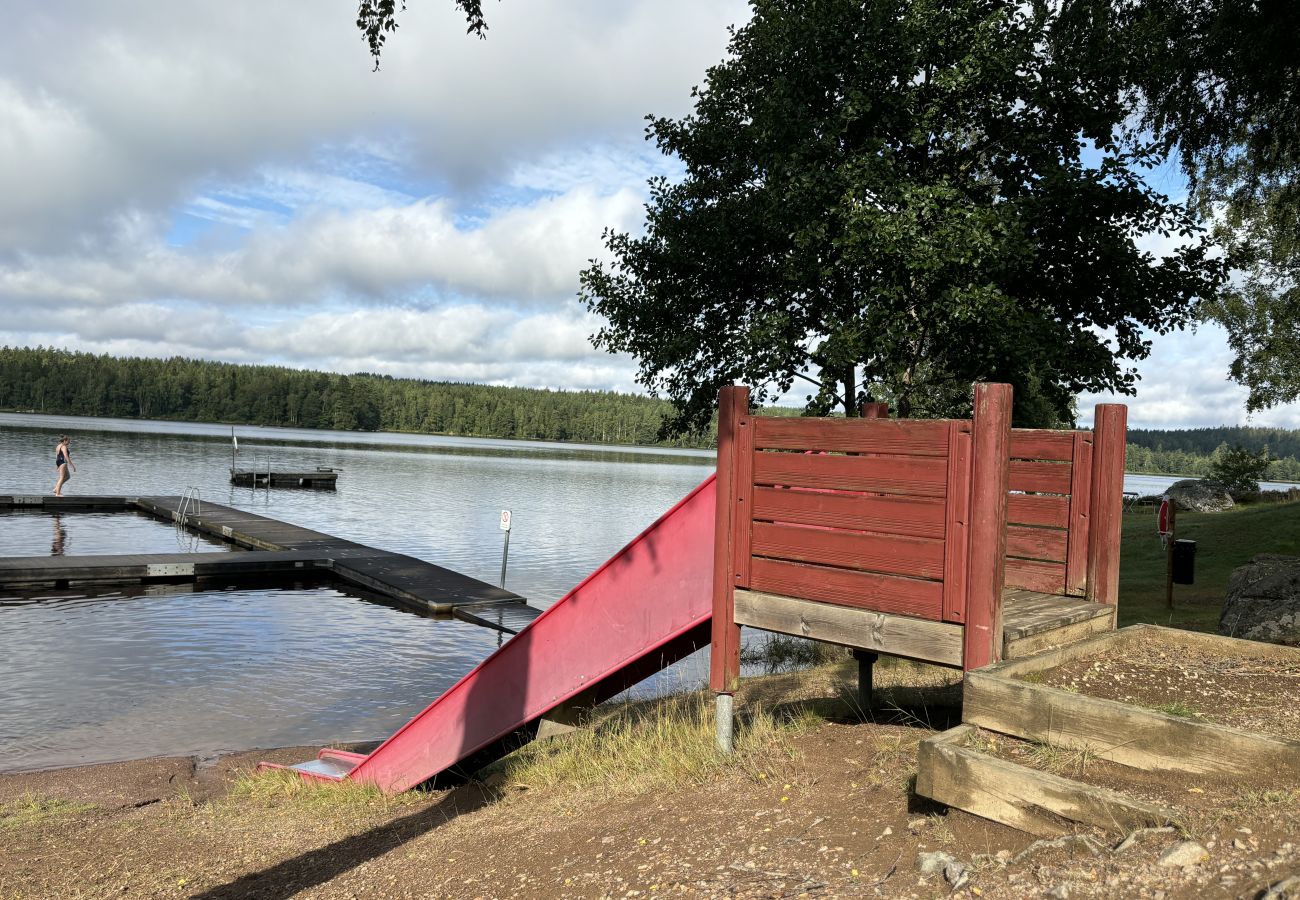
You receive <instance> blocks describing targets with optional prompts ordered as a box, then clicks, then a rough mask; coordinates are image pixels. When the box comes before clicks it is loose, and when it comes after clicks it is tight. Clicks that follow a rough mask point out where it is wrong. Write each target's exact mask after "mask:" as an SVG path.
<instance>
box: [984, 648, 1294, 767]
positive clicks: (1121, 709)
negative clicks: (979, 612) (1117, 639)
mask: <svg viewBox="0 0 1300 900" xmlns="http://www.w3.org/2000/svg"><path fill="white" fill-rule="evenodd" d="M1116 634H1117V635H1122V634H1123V632H1116ZM1096 640H1105V638H1101V639H1094V641H1092V642H1089V643H1095V641H1096ZM1050 652H1051V651H1049V653H1050ZM1031 659H1033V657H1030V658H1029V659H1026V660H1023V662H1029V661H1030V660H1031ZM1017 662H1021V661H1019V660H1018V661H1017ZM962 716H963V718H964V719H965V720H966V721H967V722H969V723H970V724H972V725H979V726H980V727H982V728H988V729H991V730H993V731H998V732H1001V733H1003V734H1010V735H1013V736H1015V737H1020V738H1025V739H1026V740H1031V741H1040V742H1043V743H1050V744H1051V745H1052V746H1054V747H1061V748H1065V749H1085V748H1087V749H1089V750H1090V751H1091V752H1093V753H1095V754H1096V755H1097V756H1098V757H1100V758H1101V759H1108V760H1111V761H1113V762H1117V763H1119V764H1121V765H1125V766H1132V767H1133V768H1137V769H1145V770H1148V771H1152V770H1155V771H1175V772H1190V773H1193V774H1198V775H1208V776H1211V777H1214V778H1225V777H1243V778H1251V777H1258V776H1259V774H1260V773H1261V772H1267V773H1269V775H1270V777H1271V778H1273V779H1276V780H1277V781H1278V783H1285V782H1286V781H1288V780H1290V781H1293V782H1294V781H1295V780H1296V779H1300V741H1295V740H1288V739H1285V738H1278V737H1272V736H1269V735H1263V734H1258V733H1256V732H1250V731H1243V730H1241V729H1238V728H1230V727H1228V726H1226V725H1216V724H1212V723H1209V722H1198V721H1196V720H1195V719H1187V718H1183V717H1179V716H1171V715H1168V714H1166V713H1162V712H1158V711H1157V710H1154V709H1146V708H1144V707H1141V706H1134V705H1131V704H1127V703H1120V702H1118V701H1115V700H1104V699H1102V698H1099V697H1089V696H1087V695H1085V694H1076V693H1073V692H1071V691H1063V690H1060V689H1058V688H1053V687H1048V686H1046V685H1042V684H1029V683H1027V682H1024V681H1018V680H1016V679H1014V678H1006V677H1003V676H1001V675H999V674H996V672H995V671H994V670H986V671H983V672H970V673H967V676H966V684H965V689H964V695H963V703H962Z"/></svg>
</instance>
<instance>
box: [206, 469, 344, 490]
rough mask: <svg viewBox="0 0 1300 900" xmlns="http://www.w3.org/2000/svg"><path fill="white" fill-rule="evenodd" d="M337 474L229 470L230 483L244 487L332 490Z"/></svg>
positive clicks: (326, 471) (331, 472)
mask: <svg viewBox="0 0 1300 900" xmlns="http://www.w3.org/2000/svg"><path fill="white" fill-rule="evenodd" d="M338 480H339V473H338V472H335V471H333V470H332V469H316V470H314V471H311V472H256V471H242V470H239V469H231V470H230V483H231V484H237V485H241V486H244V487H299V488H322V489H324V490H333V489H334V488H336V487H337V486H338Z"/></svg>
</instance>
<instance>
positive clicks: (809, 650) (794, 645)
mask: <svg viewBox="0 0 1300 900" xmlns="http://www.w3.org/2000/svg"><path fill="white" fill-rule="evenodd" d="M847 655H848V651H847V650H845V649H844V648H843V647H840V646H838V645H836V644H828V643H826V642H825V641H813V640H809V639H808V638H805V637H799V636H797V635H787V634H769V635H766V640H763V641H762V642H760V643H757V644H756V645H751V646H747V647H742V648H741V650H740V661H741V663H742V664H744V665H747V666H762V667H763V671H764V672H765V673H766V674H768V675H775V674H776V673H778V672H791V671H794V670H797V669H809V668H812V667H814V666H820V665H826V664H827V663H834V662H840V661H842V660H843V659H844V658H845V657H846V656H847Z"/></svg>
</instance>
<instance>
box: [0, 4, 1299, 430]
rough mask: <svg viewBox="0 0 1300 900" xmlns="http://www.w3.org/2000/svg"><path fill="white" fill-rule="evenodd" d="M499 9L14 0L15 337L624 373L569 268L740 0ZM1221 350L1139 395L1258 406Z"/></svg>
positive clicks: (381, 364) (3, 340)
mask: <svg viewBox="0 0 1300 900" xmlns="http://www.w3.org/2000/svg"><path fill="white" fill-rule="evenodd" d="M110 7H111V8H110ZM162 9H165V10H166V15H159V11H160V10H162ZM489 12H490V19H489V21H490V24H491V30H490V32H489V37H488V40H486V41H478V40H474V39H472V38H469V37H466V36H465V34H464V26H463V22H462V21H461V20H460V19H459V16H458V13H457V12H456V10H455V9H454V8H453V6H452V4H451V3H450V0H445V2H441V0H422V2H419V3H415V4H412V6H411V8H410V10H409V11H408V12H407V13H406V15H405V16H404V18H403V19H402V27H401V29H400V30H399V31H398V32H397V34H396V35H395V36H394V38H393V39H392V40H391V42H390V45H389V49H388V50H387V51H386V54H385V58H384V68H383V69H382V70H381V71H380V72H378V73H375V72H372V71H371V70H370V68H371V67H370V60H369V57H368V55H367V54H366V52H365V48H364V46H363V45H362V43H361V40H360V38H359V36H358V35H357V34H356V32H355V29H354V27H353V24H352V22H353V18H354V15H355V4H354V3H350V2H343V0H339V2H334V3H329V4H319V3H310V4H309V3H307V2H306V0H300V2H292V3H282V4H269V5H268V4H255V3H253V2H251V0H231V2H228V3H225V4H220V5H210V6H209V5H200V6H195V5H188V4H181V5H176V4H169V5H167V6H165V7H164V6H162V5H161V4H159V3H157V2H145V0H121V2H118V3H114V4H111V5H110V4H98V3H92V2H89V0H85V2H72V0H49V2H46V3H42V4H28V5H26V6H24V7H21V8H19V9H16V10H15V11H14V12H13V13H11V15H10V17H9V19H8V20H7V21H6V29H5V30H4V31H3V33H0V198H3V200H0V344H11V345H13V344H20V345H36V344H43V345H46V346H57V347H68V348H75V349H82V350H91V351H95V352H108V353H114V354H133V355H147V356H168V355H173V354H182V355H186V356H197V357H203V358H209V359H221V360H229V361H233V362H271V363H277V364H284V365H290V366H295V367H302V368H321V369H329V370H335V371H342V372H355V371H372V372H384V373H389V374H392V375H410V376H419V377H427V378H435V379H453V380H464V381H478V382H490V383H500V384H519V385H529V386H542V387H552V388H573V389H587V388H600V389H617V390H637V386H636V384H635V382H634V380H633V375H634V372H635V366H634V363H633V362H632V361H631V360H630V359H626V358H621V357H616V356H609V355H606V354H602V353H598V352H596V351H595V350H593V349H592V348H591V346H590V344H589V342H588V336H589V335H590V334H591V333H592V332H593V331H595V330H596V328H597V327H599V322H598V321H596V320H595V319H594V318H593V317H592V316H591V315H590V314H589V313H587V312H586V310H585V309H583V308H582V307H581V306H580V304H579V303H578V301H577V299H576V293H577V274H578V272H579V271H580V270H581V269H582V268H583V267H584V266H585V265H586V263H587V261H588V260H589V259H591V258H592V257H600V256H602V255H603V249H602V247H601V242H600V234H601V231H602V229H604V228H605V227H613V228H618V229H623V230H635V229H636V228H638V227H639V224H640V222H641V219H642V204H643V203H644V202H645V199H646V180H647V179H648V178H649V177H651V176H654V175H659V174H664V175H668V176H669V177H675V176H676V175H677V174H679V169H678V167H677V165H676V164H675V163H674V162H673V161H672V160H668V159H665V158H663V157H661V156H659V155H658V153H657V152H656V151H655V150H654V148H653V147H652V146H650V145H647V144H646V142H645V141H644V139H643V134H644V126H645V122H644V116H645V115H646V114H647V113H655V114H658V115H671V116H677V115H682V114H685V113H686V112H688V111H689V109H690V89H691V87H692V86H693V85H695V84H698V83H700V82H701V80H702V79H703V75H704V72H705V69H706V68H707V67H708V66H709V65H711V64H713V63H715V62H717V61H718V60H720V59H721V58H722V56H723V53H724V49H725V47H726V42H727V32H726V27H727V25H729V24H732V23H738V22H741V21H743V19H744V18H745V17H746V15H747V9H746V7H745V5H744V4H743V3H738V2H715V3H706V4H702V3H693V2H687V0H628V2H620V3H617V4H610V3H604V2H600V0H569V2H543V0H528V2H505V3H501V4H499V5H497V4H493V5H492V9H491V10H490V11H489ZM1157 179H1158V180H1162V181H1167V185H1166V187H1167V189H1168V190H1170V192H1171V193H1176V192H1177V191H1178V190H1179V189H1180V185H1181V182H1180V180H1179V178H1178V175H1177V172H1176V171H1175V170H1173V169H1172V167H1170V168H1168V169H1167V170H1163V171H1161V172H1158V173H1157ZM1152 249H1153V250H1155V251H1156V252H1159V250H1160V249H1161V248H1160V247H1158V246H1153V247H1152ZM1229 362H1230V355H1229V354H1228V352H1227V348H1226V345H1225V341H1224V336H1223V334H1222V333H1221V332H1219V331H1218V330H1217V328H1215V327H1202V328H1201V329H1200V330H1199V331H1198V332H1197V333H1195V334H1179V335H1172V336H1168V337H1163V338H1157V339H1156V343H1155V347H1154V352H1153V355H1152V358H1151V360H1150V361H1148V362H1147V363H1145V364H1143V365H1141V366H1140V370H1141V372H1142V374H1143V381H1142V384H1141V386H1140V389H1139V394H1138V396H1137V398H1135V399H1129V400H1127V401H1126V402H1129V403H1130V405H1131V414H1130V418H1131V421H1133V423H1134V424H1139V425H1147V426H1183V425H1207V424H1219V423H1221V422H1241V421H1245V415H1244V407H1243V400H1244V391H1242V390H1241V389H1240V388H1238V387H1236V386H1235V385H1232V384H1231V383H1229V382H1227V381H1226V372H1227V366H1228V363H1229ZM1095 399H1098V398H1090V397H1085V398H1081V402H1080V408H1081V412H1083V413H1084V419H1085V421H1086V420H1087V419H1088V412H1089V411H1090V407H1091V403H1092V402H1094V400H1095ZM1101 399H1106V398H1101ZM1254 422H1255V423H1256V424H1278V425H1286V426H1290V427H1300V410H1298V409H1297V408H1296V407H1293V406H1292V407H1286V408H1282V409H1278V410H1274V411H1270V412H1268V413H1265V414H1260V415H1258V416H1256V417H1255V419H1254Z"/></svg>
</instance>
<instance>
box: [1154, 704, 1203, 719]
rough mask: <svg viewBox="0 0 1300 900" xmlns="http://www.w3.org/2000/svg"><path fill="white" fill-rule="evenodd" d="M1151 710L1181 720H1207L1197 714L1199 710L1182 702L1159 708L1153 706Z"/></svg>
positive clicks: (1161, 705) (1163, 705)
mask: <svg viewBox="0 0 1300 900" xmlns="http://www.w3.org/2000/svg"><path fill="white" fill-rule="evenodd" d="M1151 709H1154V710H1155V711H1156V712H1162V713H1164V714H1165V715H1169V716H1178V718H1180V719H1203V718H1205V717H1204V716H1202V715H1201V714H1200V713H1199V712H1197V710H1196V709H1195V708H1194V707H1192V706H1188V705H1187V704H1186V703H1184V702H1183V701H1182V700H1174V701H1173V702H1171V703H1162V704H1160V705H1159V706H1152V707H1151Z"/></svg>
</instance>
